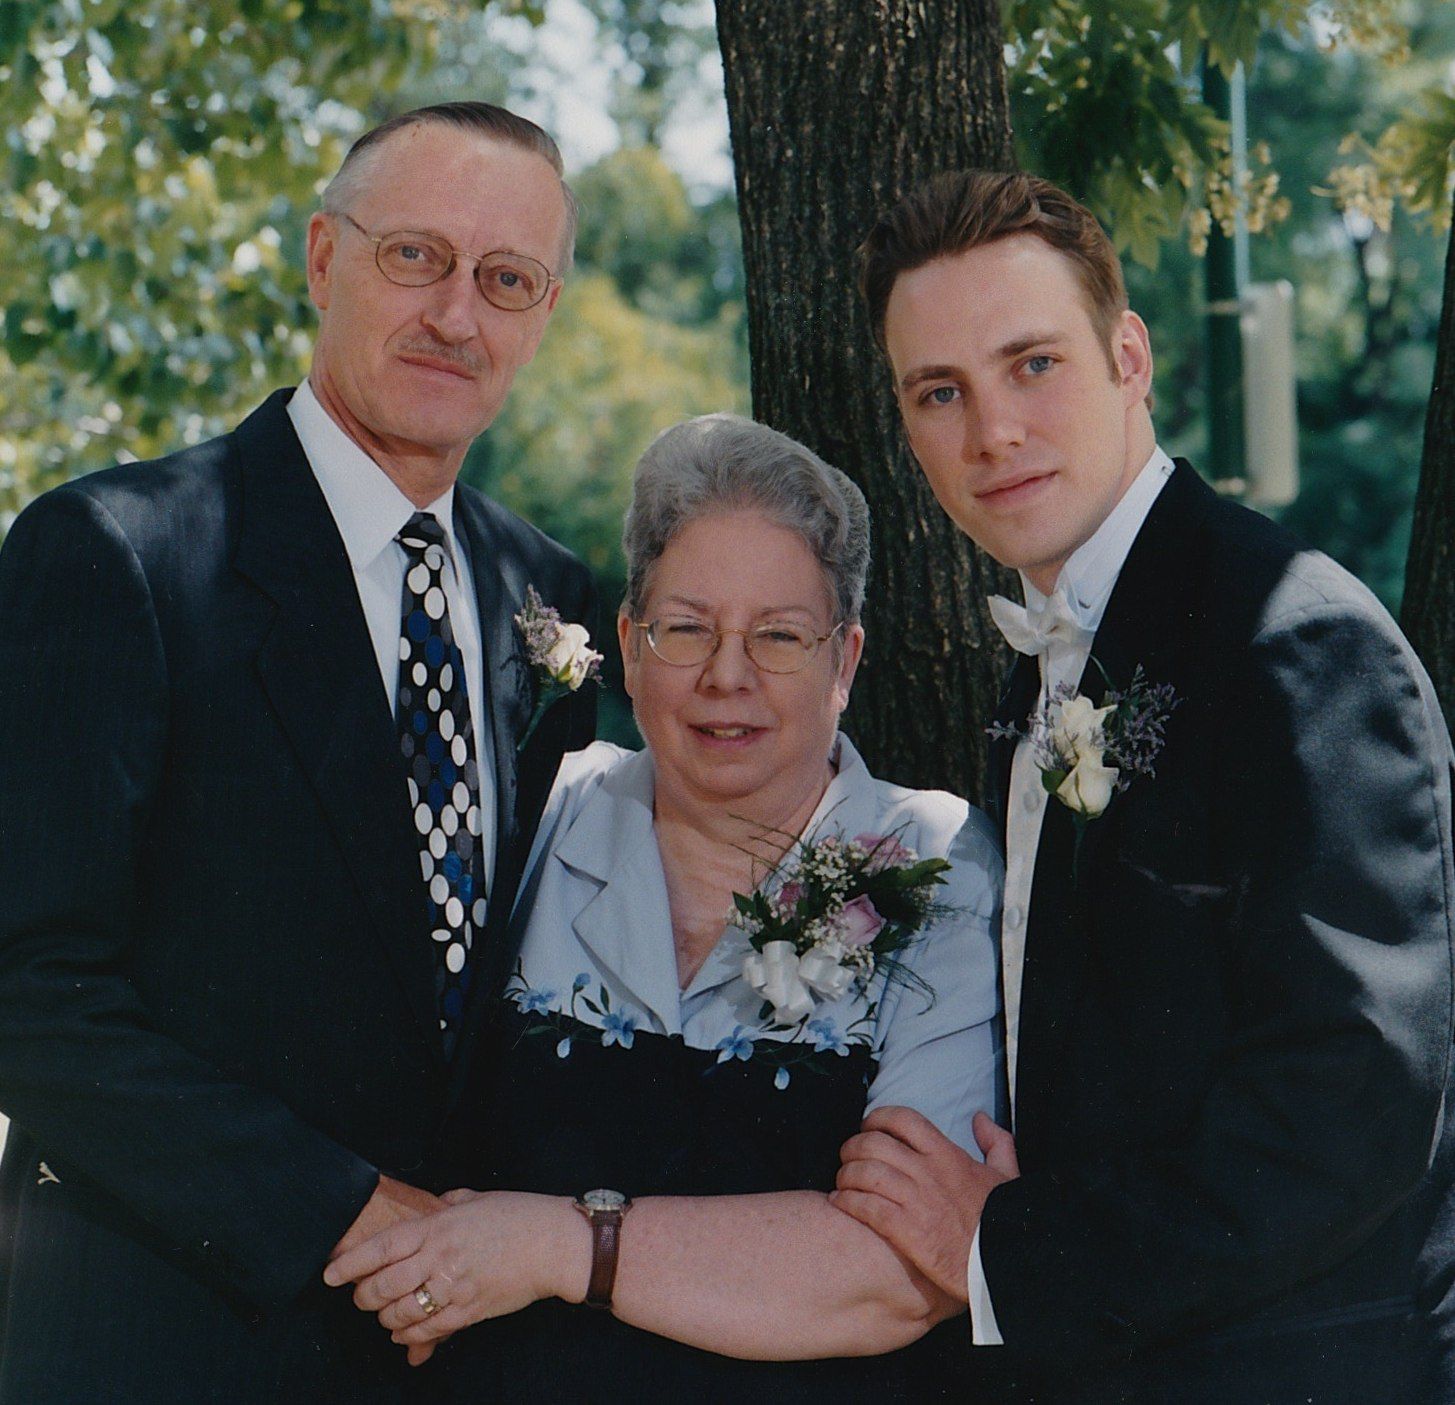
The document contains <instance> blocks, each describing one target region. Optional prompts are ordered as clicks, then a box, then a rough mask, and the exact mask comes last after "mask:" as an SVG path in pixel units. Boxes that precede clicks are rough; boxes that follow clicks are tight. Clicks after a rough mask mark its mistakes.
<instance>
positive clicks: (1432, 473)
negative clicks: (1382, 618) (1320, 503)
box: [1400, 236, 1455, 731]
mask: <svg viewBox="0 0 1455 1405" xmlns="http://www.w3.org/2000/svg"><path fill="white" fill-rule="evenodd" d="M1404 579H1405V584H1404V604H1403V607H1402V608H1401V611H1400V623H1401V624H1402V625H1403V626H1404V632H1405V633H1406V634H1407V635H1409V637H1410V642H1411V643H1412V644H1413V645H1414V646H1415V649H1416V650H1417V651H1418V653H1419V655H1420V658H1421V659H1423V660H1424V664H1425V667H1426V668H1427V669H1429V670H1430V677H1431V678H1433V679H1434V680H1435V689H1436V691H1437V692H1438V693H1439V695H1440V702H1441V705H1442V706H1443V707H1444V709H1445V721H1446V723H1447V724H1449V726H1450V727H1451V729H1452V731H1455V236H1452V239H1451V243H1450V252H1449V253H1448V254H1447V255H1446V259H1445V302H1444V307H1443V309H1442V311H1441V314H1440V334H1439V339H1438V342H1437V346H1436V352H1435V382H1434V385H1433V386H1432V387H1431V389H1430V408H1429V410H1428V411H1427V412H1426V415H1425V449H1424V454H1423V456H1422V457H1421V460H1420V486H1419V491H1418V492H1417V493H1416V494H1415V519H1414V528H1413V530H1412V532H1411V534H1410V553H1409V558H1408V560H1407V561H1406V563H1405V578H1404Z"/></svg>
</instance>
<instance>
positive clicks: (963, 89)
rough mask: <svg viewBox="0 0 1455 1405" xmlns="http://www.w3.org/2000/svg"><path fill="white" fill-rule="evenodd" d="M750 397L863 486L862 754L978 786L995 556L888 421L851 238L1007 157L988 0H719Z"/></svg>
mask: <svg viewBox="0 0 1455 1405" xmlns="http://www.w3.org/2000/svg"><path fill="white" fill-rule="evenodd" d="M717 25H718V42H719V44H720V46H721V48H722V55H723V66H724V70H725V75H726V84H727V101H728V116H729V120H730V124H731V131H732V148H733V163H734V166H735V168H736V174H737V190H738V211H739V218H740V220H741V223H742V230H743V263H744V268H745V271H746V275H747V290H748V291H747V301H748V329H749V347H750V351H751V356H752V380H753V411H754V414H755V415H756V416H757V418H759V419H761V420H763V421H765V422H767V423H768V424H771V425H773V426H774V427H775V428H778V429H781V430H783V431H784V432H785V433H788V434H792V435H793V436H794V437H795V438H798V439H801V440H803V441H804V442H805V443H807V444H809V445H810V446H812V447H813V448H814V449H815V450H817V451H818V452H819V453H820V454H822V455H823V457H824V458H826V459H827V460H828V461H829V462H830V463H832V464H835V465H837V466H838V467H840V468H842V469H843V470H844V471H845V472H846V473H848V474H849V476H850V477H852V478H853V479H854V480H855V481H856V482H857V483H858V484H859V486H860V487H861V488H862V489H863V490H864V495H865V497H866V498H867V499H868V501H869V506H870V509H871V511H872V512H873V514H874V538H875V541H874V564H873V566H872V568H871V573H870V580H869V594H868V601H867V603H866V606H865V626H866V628H867V630H868V635H869V639H868V646H867V649H866V653H865V662H864V665H863V667H862V669H861V671H860V674H859V680H858V682H857V683H856V684H855V688H854V702H853V705H852V708H851V712H850V720H849V727H850V730H851V731H852V733H853V736H854V739H855V742H856V743H857V744H858V745H859V747H860V749H861V750H862V751H863V752H864V755H865V757H866V759H867V760H868V762H869V765H870V767H871V768H872V769H873V770H874V771H875V772H876V773H877V774H878V775H880V776H883V777H885V778H886V779H892V780H895V781H898V782H900V783H902V784H906V785H916V786H938V787H941V788H944V789H948V790H953V791H956V792H958V793H959V794H961V795H967V796H970V797H971V798H979V797H980V796H981V794H982V785H983V779H984V754H985V751H984V742H985V737H984V733H983V730H982V728H983V723H984V721H985V719H987V718H988V717H989V716H990V713H991V709H992V708H993V706H994V703H995V698H996V692H997V687H998V679H999V676H1000V673H1001V670H1002V668H1003V665H1004V663H1005V655H1004V652H1003V646H1002V645H1001V642H1000V638H999V636H998V634H997V633H996V632H995V628H994V626H993V625H992V624H991V623H990V620H989V617H988V616H987V615H986V613H985V610H984V597H985V595H986V593H987V590H990V589H1001V590H1003V589H1006V588H1007V574H1008V573H1006V572H1004V571H1003V570H1002V569H1001V568H1000V567H998V566H996V565H995V564H994V563H993V562H991V561H989V560H988V559H987V558H985V557H983V556H980V555H979V554H978V553H977V552H976V551H975V550H974V548H973V547H972V546H971V545H970V543H969V542H968V541H967V540H966V538H965V537H963V536H962V535H961V534H960V533H959V532H958V531H957V530H956V529H955V528H954V526H953V525H952V524H951V523H950V521H949V520H948V518H946V517H945V515H944V514H943V513H942V512H941V511H940V509H939V506H938V505H937V504H936V502H935V500H934V498H933V496H932V495H931V494H930V492H929V489H928V488H927V487H926V485H925V482H924V479H923V477H922V476H921V475H920V473H919V471H918V470H917V469H916V468H915V466H914V463H913V460H912V459H911V458H910V457H909V455H908V451H907V449H906V447H905V444H904V440H903V437H902V435H901V433H900V428H899V419H898V414H897V412H896V410H895V406H894V400H893V396H892V393H891V389H890V378H889V375H888V371H887V369H886V367H885V365H884V363H883V361H882V359H881V358H880V356H879V354H878V352H877V351H876V349H875V347H874V343H873V340H872V338H871V336H870V332H869V324H868V318H867V316H866V314H865V312H864V309H863V307H862V306H861V304H860V299H859V296H858V292H857V289H856V284H855V273H854V257H853V256H854V250H855V248H856V247H857V245H858V243H859V241H860V240H861V239H862V238H863V236H864V234H865V233H866V232H867V230H868V229H869V226H870V225H871V224H872V223H873V221H874V219H875V217H876V216H877V215H878V214H879V213H880V212H882V211H883V210H884V209H886V208H887V207H888V206H889V205H891V204H892V203H893V202H894V201H895V200H896V199H897V198H898V197H899V196H900V195H901V194H902V193H904V192H905V191H906V190H908V189H910V188H911V187H913V186H915V185H917V184H919V183H920V182H921V181H923V180H925V179H927V178H928V177H929V176H932V175H934V174H936V173H937V172H939V171H943V170H948V169H952V168H954V167H958V166H975V165H978V166H991V167H998V168H1001V169H1008V168H1009V167H1010V166H1011V165H1013V159H1014V158H1013V156H1012V152H1011V140H1010V122H1009V116H1008V112H1007V105H1006V96H1005V76H1004V59H1003V53H1002V45H1001V25H1000V10H999V4H998V0H794V2H793V3H790V4H785V3H784V2H783V0H717Z"/></svg>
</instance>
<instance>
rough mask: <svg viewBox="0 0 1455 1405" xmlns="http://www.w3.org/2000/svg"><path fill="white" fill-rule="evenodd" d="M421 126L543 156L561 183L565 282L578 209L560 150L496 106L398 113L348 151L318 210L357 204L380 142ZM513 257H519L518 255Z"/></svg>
mask: <svg viewBox="0 0 1455 1405" xmlns="http://www.w3.org/2000/svg"><path fill="white" fill-rule="evenodd" d="M420 122H434V123H437V124H439V125H440V126H444V127H458V128H459V129H460V130H461V131H465V132H474V133H475V134H476V135H478V136H482V137H485V138H486V139H488V140H490V141H498V142H503V143H504V144H505V145H506V146H513V147H517V148H518V149H519V150H521V151H528V152H531V153H532V154H533V155H536V156H539V157H541V158H542V159H543V160H544V161H546V162H547V163H548V164H549V165H550V168H551V169H552V170H553V171H554V172H555V173H556V179H557V180H559V181H560V183H561V200H562V202H563V204H564V205H565V207H566V222H565V226H564V227H563V229H562V231H561V247H560V250H559V253H558V262H559V264H560V267H559V268H557V269H556V270H555V273H556V276H557V277H563V276H564V275H565V274H566V273H567V272H568V271H569V270H570V267H571V262H572V260H573V259H574V258H575V253H576V224H577V220H578V218H579V210H578V208H577V204H576V196H575V194H574V193H573V192H572V190H571V187H570V186H569V185H567V184H566V179H565V175H564V171H565V166H564V164H563V162H562V161H561V149H560V147H558V146H557V145H556V142H555V139H554V138H553V137H552V136H551V134H550V133H549V132H547V131H546V129H545V128H544V127H538V126H537V125H536V124H535V123H534V122H532V121H531V120H530V119H529V118H527V117H521V116H519V115H518V114H516V113H514V112H511V111H510V110H509V109H508V108H504V107H497V106H496V105H495V104H494V103H492V102H441V103H436V104H435V105H434V106H433V107H416V108H415V109H414V110H413V111H412V112H401V113H400V114H399V115H398V116H397V117H391V118H390V119H389V120H388V121H387V122H381V123H380V124H379V126H377V127H374V128H372V129H370V130H369V131H367V132H365V133H364V135H363V136H361V137H360V138H359V139H358V140H357V141H356V142H355V143H354V144H353V145H352V146H351V147H350V148H349V153H348V155H347V156H345V157H344V160H343V165H341V166H340V167H339V168H338V171H337V172H336V173H335V175H334V178H333V179H332V180H331V181H329V183H328V184H327V185H326V186H324V188H323V200H322V202H321V203H322V208H323V209H324V210H326V211H327V212H328V213H329V214H331V215H340V214H344V213H346V212H347V211H348V209H349V207H350V206H352V205H355V204H356V203H357V202H358V200H359V197H360V196H361V195H362V194H363V192H364V191H365V189H366V188H367V187H368V184H369V180H370V177H372V176H373V174H374V167H375V165H376V164H377V162H378V158H379V152H380V151H381V150H382V149H383V143H384V142H386V141H387V140H388V139H389V138H390V137H392V136H393V135H394V134H395V133H396V132H402V131H403V130H404V129H405V128H406V127H413V126H415V125H416V124H417V123H420ZM517 252H521V251H520V250H517Z"/></svg>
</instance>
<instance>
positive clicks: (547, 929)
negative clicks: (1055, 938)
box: [508, 735, 1001, 1155]
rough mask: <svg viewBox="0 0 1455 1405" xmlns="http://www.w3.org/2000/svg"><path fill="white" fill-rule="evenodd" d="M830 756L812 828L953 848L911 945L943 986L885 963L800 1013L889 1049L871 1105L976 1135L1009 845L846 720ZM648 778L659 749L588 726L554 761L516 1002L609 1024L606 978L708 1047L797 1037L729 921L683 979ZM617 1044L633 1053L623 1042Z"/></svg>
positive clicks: (812, 1034) (988, 1084)
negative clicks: (747, 967)
mask: <svg viewBox="0 0 1455 1405" xmlns="http://www.w3.org/2000/svg"><path fill="white" fill-rule="evenodd" d="M838 763H839V765H838V773H837V775H835V777H834V779H833V780H832V781H831V782H830V784H829V787H828V789H827V790H826V791H825V793H824V796H823V799H822V800H821V801H820V802H819V804H818V808H817V809H816V810H815V811H814V814H813V817H812V818H811V819H810V820H809V822H808V825H807V826H806V828H805V831H804V832H805V833H806V834H817V835H820V836H824V835H828V834H831V833H834V832H835V831H839V832H842V833H843V834H844V835H845V836H847V837H849V838H853V837H854V836H855V835H858V834H861V833H873V834H894V835H896V836H897V837H898V838H899V840H900V842H901V843H903V844H905V845H907V846H908V847H910V848H911V849H914V850H915V851H916V852H917V853H918V854H920V855H921V857H926V858H927V857H929V856H930V855H932V854H936V855H944V856H945V857H946V858H948V859H949V861H950V863H951V868H950V870H949V872H948V873H947V874H946V875H945V878H946V886H945V887H943V888H940V889H938V890H937V891H936V895H935V896H936V899H937V900H938V901H941V902H943V903H944V904H945V905H946V906H947V908H949V909H950V911H948V912H947V914H946V915H945V916H944V917H943V918H941V919H940V920H939V921H937V922H935V923H934V924H933V925H931V926H930V927H928V928H927V929H926V930H925V932H924V933H923V935H922V936H921V937H920V938H919V939H918V940H917V941H916V942H915V943H914V945H913V946H912V947H911V948H910V951H909V953H908V955H907V956H906V958H905V960H906V964H907V965H908V966H909V967H910V969H911V970H912V971H913V972H914V973H915V974H916V975H917V976H919V977H920V978H921V979H922V980H923V981H924V982H925V983H926V984H927V985H929V986H930V988H931V989H932V990H933V991H934V999H933V1001H927V1000H926V999H925V998H924V997H923V995H922V994H921V993H919V992H918V991H916V990H915V989H914V988H912V987H909V986H904V985H889V986H887V987H886V985H885V982H884V980H883V978H882V977H880V978H878V979H876V980H873V981H871V983H870V986H869V989H868V990H867V991H866V992H864V993H863V994H860V993H857V992H855V991H853V990H850V991H848V992H846V993H845V994H844V995H843V996H841V997H840V998H839V999H837V1000H829V999H824V1000H820V1001H819V1003H818V1005H817V1006H816V1008H815V1009H814V1011H813V1013H812V1015H811V1016H810V1019H811V1020H812V1021H813V1022H815V1023H817V1022H820V1021H822V1022H825V1023H824V1024H820V1025H819V1028H818V1029H817V1030H816V1029H815V1028H814V1027H813V1025H812V1024H811V1025H810V1026H809V1027H808V1028H807V1031H806V1032H807V1035H808V1037H809V1041H810V1044H811V1045H812V1043H813V1042H814V1040H815V1039H819V1040H822V1039H825V1038H827V1039H830V1040H834V1041H838V1040H842V1039H843V1038H844V1036H852V1034H854V1033H855V1032H856V1031H863V1032H864V1033H866V1034H868V1035H869V1037H870V1040H871V1043H872V1046H873V1047H874V1048H875V1049H876V1050H877V1051H878V1056H879V1058H878V1065H877V1068H876V1071H875V1074H874V1079H873V1082H872V1083H871V1084H870V1086H869V1100H868V1107H867V1109H866V1110H873V1109H874V1108H876V1107H880V1106H887V1105H890V1104H897V1105H901V1106H905V1107H912V1108H915V1109H916V1110H917V1111H919V1112H921V1113H923V1114H924V1115H925V1116H926V1117H928V1118H929V1119H930V1121H932V1122H933V1123H935V1125H936V1126H937V1127H939V1128H940V1130H941V1131H942V1132H943V1133H944V1134H945V1135H946V1136H947V1137H949V1138H950V1139H951V1140H952V1141H955V1142H957V1143H958V1144H959V1145H961V1146H963V1147H965V1148H967V1149H969V1150H971V1151H975V1138H974V1135H973V1134H972V1132H971V1129H970V1124H971V1120H972V1119H973V1118H974V1116H975V1114H976V1112H979V1111H982V1110H984V1111H986V1112H990V1111H992V1110H993V1109H994V1108H995V1090H996V1081H997V1074H998V1069H997V1060H996V1049H995V1031H994V1020H995V1013H996V970H995V937H994V924H995V917H996V913H997V910H998V908H999V903H1000V883H1001V862H1000V853H999V846H998V845H997V844H996V842H995V838H994V833H993V830H992V826H991V824H990V822H989V820H988V819H987V818H986V817H985V815H984V814H983V813H982V812H981V811H979V810H976V809H972V808H970V807H968V806H967V805H966V803H965V802H964V801H963V800H961V799H959V798H958V797H956V796H953V795H949V794H947V793H945V792H944V791H937V790H908V789H906V788H904V787H903V786H897V785H891V784H889V783H888V782H887V781H879V780H875V779H874V777H873V776H871V775H870V774H869V770H868V768H867V767H866V766H865V765H864V762H863V760H862V759H861V758H860V756H859V754H858V752H857V751H855V750H854V748H853V746H852V744H851V743H850V742H849V740H848V738H846V737H843V736H842V735H841V736H840V737H839V741H838ZM655 789H656V772H655V768H654V766H653V762H652V757H651V754H650V753H649V752H645V751H641V752H629V751H624V750H622V748H620V747H617V746H613V745H611V744H610V743H608V742H595V743H593V744H592V745H591V746H589V747H587V748H586V749H585V750H584V751H577V752H571V753H570V754H568V755H567V756H566V758H565V759H564V760H563V761H562V763H561V770H560V773H559V775H558V776H557V778H556V784H555V788H554V789H553V790H552V792H551V797H550V800H549V801H548V803H547V806H546V811H545V814H544V816H543V817H542V819H541V824H540V828H539V830H538V831H537V834H536V840H535V845H534V848H533V851H532V853H531V856H530V858H529V859H528V860H527V864H526V873H525V878H524V881H523V883H522V885H521V898H520V901H519V904H518V906H517V909H516V918H515V920H516V921H518V922H523V923H524V926H525V931H524V936H523V938H522V941H521V947H520V966H519V974H518V975H517V977H516V978H515V979H514V980H512V982H511V984H510V987H509V989H508V993H510V994H512V995H514V996H515V998H516V1000H517V1002H518V1003H520V1002H524V1003H522V1008H524V1009H528V1010H537V1011H542V1010H553V1011H559V1012H562V1013H567V1014H571V1015H574V1017H575V1018H576V1019H578V1020H582V1021H584V1022H586V1023H588V1024H592V1025H595V1026H597V1027H598V1028H604V1027H606V1025H605V1020H606V1019H607V1016H606V1015H605V1014H604V1013H603V1012H604V1010H605V1009H606V1002H604V1001H603V1000H602V999H601V992H602V990H603V989H604V990H605V991H606V993H607V994H608V995H609V996H610V1007H609V1008H610V1011H611V1017H612V1018H615V1019H617V1020H626V1021H630V1022H631V1024H632V1027H633V1037H634V1036H635V1032H636V1031H642V1032H646V1033H651V1034H655V1035H658V1036H662V1035H667V1036H677V1037H679V1038H681V1039H682V1040H683V1041H684V1042H685V1043H686V1044H688V1045H690V1046H691V1047H693V1048H698V1049H720V1048H722V1047H723V1041H725V1040H732V1039H734V1038H738V1039H747V1040H749V1041H751V1042H754V1043H756V1042H758V1041H761V1040H769V1039H771V1040H786V1039H790V1038H793V1037H794V1034H795V1031H794V1030H782V1029H779V1030H773V1029H771V1028H769V1026H770V1024H771V1019H770V1020H764V1019H763V1018H761V1016H760V1013H759V1012H760V1009H761V1006H762V1004H763V997H762V996H761V995H760V994H758V993H757V992H756V991H755V990H753V989H752V988H751V987H750V986H749V985H748V982H747V980H746V979H745V978H744V976H743V958H744V956H746V955H747V954H748V952H749V951H750V950H751V946H750V943H749V941H748V938H747V935H746V933H744V932H743V931H742V930H741V929H739V928H738V927H734V926H725V928H724V931H723V934H722V936H721V937H720V938H719V939H718V942H717V945H716V946H714V947H713V949H712V951H711V952H710V953H709V955H708V957H707V960H706V961H704V962H703V963H702V966H701V969H699V970H698V972H697V974H696V975H695V976H694V977H693V978H692V980H691V982H690V983H689V984H688V986H687V988H686V989H685V990H683V989H681V988H680V987H679V985H678V980H677V954H676V948H675V946H674V944H673V939H672V915H671V910H670V907H669V905H668V899H667V880H666V875H665V873H664V872H663V869H662V857H661V852H660V850H659V849H658V848H657V838H656V830H655V828H654V826H653V822H652V807H653V800H654V796H655ZM967 812H968V813H967ZM527 914H528V915H527ZM724 916H726V914H724ZM583 995H584V996H585V997H587V998H589V999H590V1000H592V1002H593V1003H594V1004H595V1005H596V1006H597V1011H595V1012H593V1011H592V1010H591V1009H590V1008H589V1007H588V1006H587V1005H586V1004H585V1002H584V1000H582V999H580V998H578V997H579V996H583ZM798 1037H800V1038H802V1037H803V1035H802V1034H800V1035H799V1036H798ZM621 1054H622V1057H623V1058H630V1057H631V1051H630V1045H625V1046H624V1047H623V1048H622V1049H621ZM795 1076H801V1077H805V1078H807V1077H811V1076H812V1075H811V1074H808V1073H803V1074H801V1075H795ZM768 1096H769V1097H771V1096H773V1095H772V1094H771V1093H769V1094H768ZM975 1154H976V1155H978V1154H979V1153H978V1151H976V1152H975Z"/></svg>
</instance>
